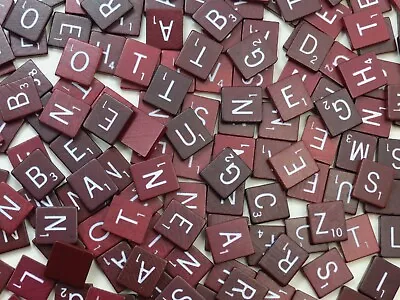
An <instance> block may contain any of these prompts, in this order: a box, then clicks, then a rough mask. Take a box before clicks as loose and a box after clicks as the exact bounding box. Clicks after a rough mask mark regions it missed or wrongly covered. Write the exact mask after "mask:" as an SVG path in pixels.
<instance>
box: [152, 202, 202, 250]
mask: <svg viewBox="0 0 400 300" xmlns="http://www.w3.org/2000/svg"><path fill="white" fill-rule="evenodd" d="M178 219H179V220H178ZM205 223H206V221H205V220H204V219H203V218H202V217H200V216H199V215H197V214H196V213H194V212H192V211H191V210H190V209H189V208H187V207H186V206H184V205H182V204H180V203H179V202H177V201H175V200H173V201H171V203H170V204H169V205H168V207H167V208H166V210H165V211H164V214H163V215H162V216H161V218H160V219H159V220H158V221H157V223H156V224H155V225H154V229H155V230H156V231H157V232H158V233H160V234H162V235H163V236H165V237H166V238H167V239H169V240H170V241H171V242H173V243H174V244H175V245H177V246H179V247H180V248H182V249H183V250H187V249H189V248H190V246H191V245H192V244H193V242H194V241H195V240H196V238H197V237H198V235H199V234H200V232H201V230H202V229H203V227H204V225H205Z"/></svg>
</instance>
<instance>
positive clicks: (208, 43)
mask: <svg viewBox="0 0 400 300" xmlns="http://www.w3.org/2000/svg"><path fill="white" fill-rule="evenodd" d="M200 47H201V49H200ZM221 52H222V46H221V45H220V44H218V43H217V42H215V41H214V40H212V39H210V38H208V37H207V36H205V35H204V34H201V33H199V32H197V31H195V30H193V31H192V32H191V33H190V34H189V36H188V38H187V39H186V41H185V43H184V44H183V48H182V50H181V52H180V53H179V56H178V58H177V60H176V62H175V65H176V66H177V67H179V68H182V69H183V70H185V71H187V72H189V73H190V74H192V75H194V76H196V77H199V78H200V79H203V80H205V79H207V76H208V75H209V74H210V72H211V70H212V68H213V67H214V65H215V63H216V62H217V60H218V57H219V55H220V54H221Z"/></svg>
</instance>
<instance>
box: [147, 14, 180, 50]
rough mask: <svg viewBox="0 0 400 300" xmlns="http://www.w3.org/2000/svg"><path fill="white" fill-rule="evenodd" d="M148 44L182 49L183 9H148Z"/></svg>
mask: <svg viewBox="0 0 400 300" xmlns="http://www.w3.org/2000/svg"><path fill="white" fill-rule="evenodd" d="M146 44H149V45H151V46H154V47H156V48H159V49H169V50H180V49H181V48H182V45H183V12H182V10H179V9H148V10H146Z"/></svg>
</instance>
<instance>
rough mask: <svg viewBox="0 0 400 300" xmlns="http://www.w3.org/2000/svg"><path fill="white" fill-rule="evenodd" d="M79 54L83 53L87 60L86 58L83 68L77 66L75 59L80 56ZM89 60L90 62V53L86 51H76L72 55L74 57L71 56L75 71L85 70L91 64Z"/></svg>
mask: <svg viewBox="0 0 400 300" xmlns="http://www.w3.org/2000/svg"><path fill="white" fill-rule="evenodd" d="M78 55H83V56H84V57H85V60H86V61H85V63H84V64H83V66H82V67H81V68H77V67H76V66H75V59H76V58H77V57H78ZM89 62H90V58H89V55H88V54H87V53H86V52H84V51H78V52H76V53H74V55H72V57H71V68H72V70H74V71H75V72H83V71H85V70H86V68H87V67H88V66H89Z"/></svg>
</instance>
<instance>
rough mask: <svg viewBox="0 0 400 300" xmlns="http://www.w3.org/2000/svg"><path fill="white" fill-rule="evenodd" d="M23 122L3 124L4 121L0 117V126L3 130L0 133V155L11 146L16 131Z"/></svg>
mask: <svg viewBox="0 0 400 300" xmlns="http://www.w3.org/2000/svg"><path fill="white" fill-rule="evenodd" d="M23 123H24V120H22V119H21V120H17V121H13V122H8V123H6V122H4V120H3V119H2V118H1V116H0V126H1V127H2V128H3V130H2V131H1V137H2V138H3V141H2V142H1V144H0V153H5V152H6V150H7V148H8V146H9V145H10V144H11V142H12V140H13V138H14V137H15V135H16V134H17V133H18V130H19V129H20V128H21V126H22V124H23Z"/></svg>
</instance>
